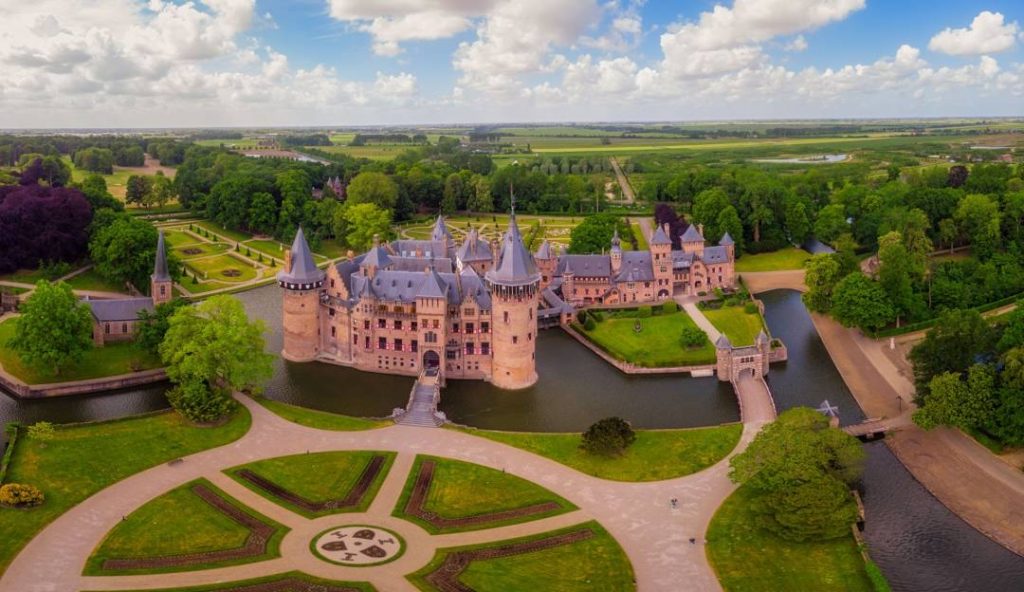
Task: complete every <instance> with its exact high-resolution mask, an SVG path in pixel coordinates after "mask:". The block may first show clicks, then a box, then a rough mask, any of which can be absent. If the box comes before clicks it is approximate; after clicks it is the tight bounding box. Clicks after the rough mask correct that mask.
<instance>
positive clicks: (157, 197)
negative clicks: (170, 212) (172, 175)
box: [144, 171, 174, 208]
mask: <svg viewBox="0 0 1024 592" xmlns="http://www.w3.org/2000/svg"><path fill="white" fill-rule="evenodd" d="M173 198H174V188H173V187H172V185H171V180H170V179H168V178H167V177H165V176H164V173H163V171H157V172H156V175H153V179H152V182H151V184H150V188H149V199H148V200H147V201H145V202H144V203H145V205H146V206H147V207H149V206H151V205H153V204H156V206H157V207H158V208H162V207H164V205H166V204H167V202H169V201H171V199H173Z"/></svg>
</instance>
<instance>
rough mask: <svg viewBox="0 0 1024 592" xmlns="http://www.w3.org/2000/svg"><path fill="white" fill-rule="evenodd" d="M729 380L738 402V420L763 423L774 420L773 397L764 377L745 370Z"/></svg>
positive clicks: (746, 422) (748, 422) (775, 412)
mask: <svg viewBox="0 0 1024 592" xmlns="http://www.w3.org/2000/svg"><path fill="white" fill-rule="evenodd" d="M731 382H732V388H733V390H734V391H736V399H737V400H738V401H739V404H740V420H741V421H742V422H743V423H745V424H765V423H769V422H772V421H775V417H776V414H777V411H776V409H775V399H774V398H773V397H772V391H771V389H769V388H768V383H766V382H765V381H764V377H762V376H760V375H759V374H757V373H756V372H753V371H752V370H746V371H744V372H739V373H738V375H737V376H736V377H735V378H734V379H733V380H732V381H731Z"/></svg>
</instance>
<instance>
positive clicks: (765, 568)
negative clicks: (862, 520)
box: [707, 487, 873, 592]
mask: <svg viewBox="0 0 1024 592" xmlns="http://www.w3.org/2000/svg"><path fill="white" fill-rule="evenodd" d="M750 494H751V490H750V489H747V488H745V487H740V488H739V489H737V490H736V492H735V493H733V494H732V495H731V496H729V498H728V499H726V500H725V503H723V504H722V507H720V508H719V509H718V512H716V513H715V516H714V518H712V519H711V525H710V527H709V528H708V535H707V538H708V545H707V555H708V559H709V560H710V562H711V565H712V567H714V569H715V572H716V573H717V574H718V581H719V582H721V584H722V587H723V588H724V589H725V590H726V592H761V591H763V592H769V591H771V592H774V591H776V590H815V591H819V592H828V591H830V590H834V591H836V592H840V591H842V592H860V591H863V592H872V590H873V587H872V585H871V582H870V580H868V576H867V572H866V571H865V567H864V560H863V559H861V556H860V552H859V551H858V550H857V543H856V541H854V539H853V535H849V536H844V537H841V538H838V539H834V540H831V541H824V542H805V543H793V542H790V541H786V540H784V539H780V538H778V537H776V536H774V535H772V534H771V533H769V532H766V531H764V530H761V529H760V528H759V527H758V526H757V525H756V522H757V518H756V516H754V515H752V513H751V512H750V511H749V508H750V503H751V495H750Z"/></svg>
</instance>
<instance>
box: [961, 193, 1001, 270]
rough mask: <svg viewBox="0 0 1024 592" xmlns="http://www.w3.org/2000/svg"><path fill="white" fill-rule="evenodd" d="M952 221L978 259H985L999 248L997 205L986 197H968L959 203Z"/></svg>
mask: <svg viewBox="0 0 1024 592" xmlns="http://www.w3.org/2000/svg"><path fill="white" fill-rule="evenodd" d="M954 219H955V220H956V222H957V224H958V225H959V226H960V229H961V230H962V231H963V234H964V235H965V236H966V237H967V240H969V241H970V242H971V250H972V251H973V253H974V254H975V255H976V256H977V257H978V258H980V259H987V258H988V257H991V256H992V254H993V253H995V251H996V248H998V246H999V238H1000V214H999V204H997V203H996V202H995V201H993V200H992V199H991V198H989V197H988V196H987V195H968V196H967V197H965V198H964V199H963V201H961V202H960V205H959V206H958V207H957V209H956V213H955V214H954Z"/></svg>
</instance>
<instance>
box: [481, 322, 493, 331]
mask: <svg viewBox="0 0 1024 592" xmlns="http://www.w3.org/2000/svg"><path fill="white" fill-rule="evenodd" d="M480 332H481V333H490V332H491V324H490V323H488V322H483V323H480Z"/></svg>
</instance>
